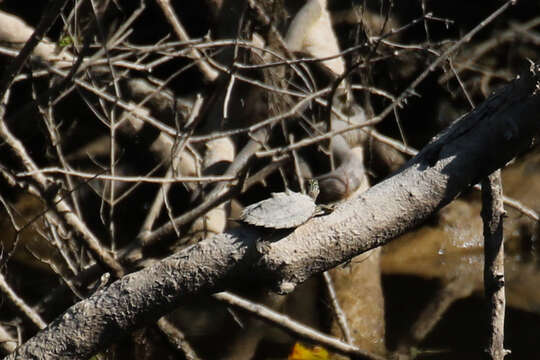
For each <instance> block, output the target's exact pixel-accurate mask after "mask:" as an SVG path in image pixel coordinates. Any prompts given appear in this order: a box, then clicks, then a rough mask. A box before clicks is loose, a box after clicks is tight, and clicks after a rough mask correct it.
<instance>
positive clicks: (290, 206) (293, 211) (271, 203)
mask: <svg viewBox="0 0 540 360" xmlns="http://www.w3.org/2000/svg"><path fill="white" fill-rule="evenodd" d="M315 211H316V205H315V201H313V199H312V198H311V197H309V196H308V195H305V194H301V193H297V192H294V191H286V192H280V193H273V194H272V197H271V198H268V199H266V200H263V201H259V202H258V203H255V204H252V205H249V206H247V207H246V208H244V210H243V211H242V215H241V219H242V220H243V221H245V222H246V223H248V224H251V225H256V226H262V227H266V228H271V229H288V228H293V227H296V226H299V225H302V224H303V223H305V222H306V221H308V220H309V219H310V218H311V217H313V215H314V214H315Z"/></svg>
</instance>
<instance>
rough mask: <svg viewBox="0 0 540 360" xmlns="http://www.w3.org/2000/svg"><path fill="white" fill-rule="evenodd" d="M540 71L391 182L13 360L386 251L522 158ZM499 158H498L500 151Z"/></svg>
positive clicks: (189, 266)
mask: <svg viewBox="0 0 540 360" xmlns="http://www.w3.org/2000/svg"><path fill="white" fill-rule="evenodd" d="M539 71H540V68H539V67H538V66H536V67H534V68H532V69H531V71H530V72H528V73H527V74H525V76H523V77H521V78H520V79H517V80H515V81H514V82H512V83H511V84H509V85H507V86H506V87H504V88H502V89H501V90H500V91H499V92H497V93H496V94H494V95H492V96H491V97H490V98H489V99H488V100H486V101H485V102H484V103H483V104H482V105H481V106H479V107H478V108H477V109H475V110H474V111H473V112H471V113H470V114H468V115H467V116H465V117H463V118H461V119H460V120H459V121H457V122H456V123H454V124H453V125H452V126H451V127H450V128H449V130H448V131H446V132H445V133H444V134H443V135H441V136H440V137H439V138H438V139H436V140H435V141H433V142H432V143H431V144H429V145H428V146H426V147H425V148H424V149H423V150H422V151H421V152H420V153H419V154H418V155H417V156H416V157H415V158H413V159H412V160H411V161H409V163H408V164H407V165H405V167H404V168H403V169H402V170H401V171H399V172H398V173H397V174H396V175H394V176H393V177H391V178H389V179H387V180H386V181H384V182H381V183H379V184H378V185H376V186H374V187H372V188H371V189H369V190H368V191H367V192H365V193H363V194H362V195H361V196H360V197H359V198H358V199H355V200H351V201H348V202H346V203H344V204H343V205H342V206H340V207H338V208H337V209H336V210H335V211H334V212H333V213H332V214H330V215H328V216H323V217H318V218H315V219H312V220H311V221H309V222H308V223H306V224H304V225H303V226H301V227H299V228H298V229H296V230H295V231H294V232H292V233H291V234H289V235H288V236H286V237H284V238H283V239H281V240H279V241H277V242H274V243H271V244H270V245H269V246H268V248H267V252H266V253H265V254H260V253H258V252H257V249H256V248H257V247H256V241H257V239H258V238H259V237H260V235H259V234H258V233H257V232H256V231H255V230H252V229H249V228H243V227H240V228H237V229H235V230H232V231H230V232H228V233H225V234H221V235H216V236H213V237H211V238H208V239H206V240H204V241H201V242H200V243H198V244H196V245H193V246H191V247H188V248H186V249H184V250H182V251H180V252H178V253H176V254H174V255H172V256H170V257H168V258H166V259H164V260H162V261H160V262H158V263H156V264H155V265H153V266H150V267H148V268H146V269H143V270H141V271H139V272H136V273H133V274H130V275H127V276H125V277H123V278H122V279H120V280H118V281H116V282H114V283H112V284H111V285H110V286H109V287H107V288H105V289H103V290H101V291H99V292H97V293H96V294H94V295H92V296H91V297H90V298H88V299H85V300H83V301H81V302H79V303H77V304H75V305H74V306H72V307H71V308H70V309H68V310H67V311H66V312H65V313H64V314H63V315H62V316H61V317H59V318H58V319H56V320H55V321H54V322H52V323H51V324H49V326H48V327H47V328H46V329H45V330H43V331H41V332H39V333H38V334H37V335H36V336H34V337H33V338H32V339H30V340H28V341H27V342H26V343H25V344H24V345H22V346H20V347H19V348H18V349H17V351H16V352H15V353H13V354H11V355H10V356H8V357H7V359H18V358H40V359H68V358H69V359H72V358H88V357H90V356H91V355H92V354H94V353H95V352H97V351H99V350H100V349H103V348H104V347H105V346H107V345H108V344H110V343H112V342H113V341H114V340H115V339H116V338H117V337H119V336H122V335H124V334H125V333H126V332H127V331H131V330H132V329H134V328H135V327H138V326H141V325H143V324H144V323H146V322H148V321H155V320H157V319H158V318H159V317H160V316H162V315H163V314H165V313H167V312H169V311H171V310H172V309H173V308H174V307H175V306H177V305H178V304H179V302H180V301H181V300H182V299H184V298H185V297H187V296H190V295H194V294H209V293H214V292H217V291H220V290H223V289H225V288H228V287H234V284H237V283H239V282H242V281H247V280H254V281H256V282H257V284H258V285H259V286H264V285H266V286H271V287H273V288H275V289H277V290H278V291H280V292H288V291H292V290H293V289H294V287H295V286H296V285H297V284H299V283H301V282H302V281H304V280H306V279H307V278H309V277H310V276H313V275H314V274H317V273H320V272H322V271H325V270H327V269H330V268H332V267H334V266H336V265H338V264H340V263H342V262H344V261H347V260H348V259H351V258H352V257H354V256H356V255H358V254H360V253H362V252H365V251H367V250H369V249H372V248H374V247H377V246H381V245H384V244H386V243H388V242H389V241H391V240H392V239H393V238H395V237H396V236H398V235H400V234H402V233H404V232H406V231H407V230H409V229H411V228H413V227H415V226H416V225H418V224H419V223H421V222H422V221H424V220H425V219H426V218H428V217H429V216H430V215H431V214H433V213H434V212H435V211H437V210H438V209H440V208H441V207H443V206H444V205H446V204H448V203H449V202H451V201H452V200H453V199H454V198H455V197H456V196H458V195H459V194H460V193H461V192H463V191H464V190H466V189H468V188H469V187H470V186H472V185H474V184H475V183H477V182H478V181H479V180H480V179H483V178H485V177H486V176H488V175H489V174H491V173H492V172H493V171H495V170H496V169H498V168H501V167H503V166H504V165H505V164H506V163H507V162H508V161H510V160H511V159H512V158H513V157H515V156H516V155H518V154H519V153H520V152H522V151H524V150H526V149H527V148H528V147H529V146H530V144H531V141H532V140H533V137H534V135H535V134H537V133H538V132H539V130H540V121H539V119H538V113H540V95H539V94H538V93H539V92H540V90H539V89H540V75H539ZM494 149H497V151H494Z"/></svg>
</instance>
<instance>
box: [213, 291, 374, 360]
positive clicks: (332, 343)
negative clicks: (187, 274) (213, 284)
mask: <svg viewBox="0 0 540 360" xmlns="http://www.w3.org/2000/svg"><path fill="white" fill-rule="evenodd" d="M212 297H214V298H215V299H218V300H219V301H223V302H226V303H227V304H228V305H230V306H234V307H236V308H239V309H241V310H244V311H247V312H249V313H250V314H252V315H255V316H257V317H258V318H260V319H262V320H265V321H267V322H269V323H271V324H273V325H275V326H277V327H279V328H280V329H282V330H285V331H287V332H288V333H290V334H292V335H294V336H298V337H301V338H303V339H306V340H310V341H314V342H316V343H319V344H322V345H324V346H326V347H327V348H328V349H331V350H334V351H336V352H338V353H340V354H344V355H352V356H357V357H359V358H361V359H373V360H375V359H377V360H378V359H380V360H382V359H384V357H381V356H379V355H376V354H372V353H369V352H367V351H365V350H362V349H360V348H358V347H356V346H354V345H350V344H347V343H344V342H343V341H341V340H339V339H336V338H334V337H331V336H328V335H326V334H323V333H321V332H318V331H317V330H315V329H313V328H310V327H307V326H305V325H303V324H301V323H299V322H297V321H294V320H292V319H291V318H289V317H288V316H286V315H283V314H280V313H278V312H275V311H274V310H271V309H269V308H267V307H266V306H263V305H260V304H255V303H253V302H251V301H248V300H245V299H243V298H241V297H239V296H236V295H234V294H231V293H229V292H221V293H217V294H214V295H212Z"/></svg>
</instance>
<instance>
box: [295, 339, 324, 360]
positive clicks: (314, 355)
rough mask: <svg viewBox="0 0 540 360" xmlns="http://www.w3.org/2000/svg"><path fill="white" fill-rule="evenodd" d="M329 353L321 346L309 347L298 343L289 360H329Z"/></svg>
mask: <svg viewBox="0 0 540 360" xmlns="http://www.w3.org/2000/svg"><path fill="white" fill-rule="evenodd" d="M328 359H329V357H328V351H326V349H325V348H323V347H321V346H313V347H307V346H305V345H302V344H301V343H299V342H297V343H296V344H294V347H293V349H292V352H291V354H290V355H289V357H288V360H328Z"/></svg>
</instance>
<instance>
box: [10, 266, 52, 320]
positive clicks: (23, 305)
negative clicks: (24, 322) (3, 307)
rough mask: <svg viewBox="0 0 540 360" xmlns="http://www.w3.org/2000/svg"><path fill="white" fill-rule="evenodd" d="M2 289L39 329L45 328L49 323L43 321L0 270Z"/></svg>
mask: <svg viewBox="0 0 540 360" xmlns="http://www.w3.org/2000/svg"><path fill="white" fill-rule="evenodd" d="M0 291H1V292H2V293H3V294H4V296H5V298H6V299H8V300H9V301H10V302H11V303H12V304H13V306H15V307H16V308H17V309H19V310H20V312H21V313H22V314H24V315H25V316H26V317H27V318H28V320H30V321H31V322H32V323H33V324H34V325H35V326H36V327H37V328H38V329H45V327H46V326H47V323H46V322H45V321H43V319H42V318H41V316H40V315H39V314H38V313H37V312H35V311H34V310H33V309H32V308H31V307H30V306H29V305H28V304H26V303H25V302H24V300H23V299H22V298H20V297H19V296H18V295H17V294H16V293H15V291H13V289H12V288H11V287H10V286H9V284H8V283H7V281H6V279H5V278H4V275H3V274H2V273H1V272H0Z"/></svg>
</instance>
